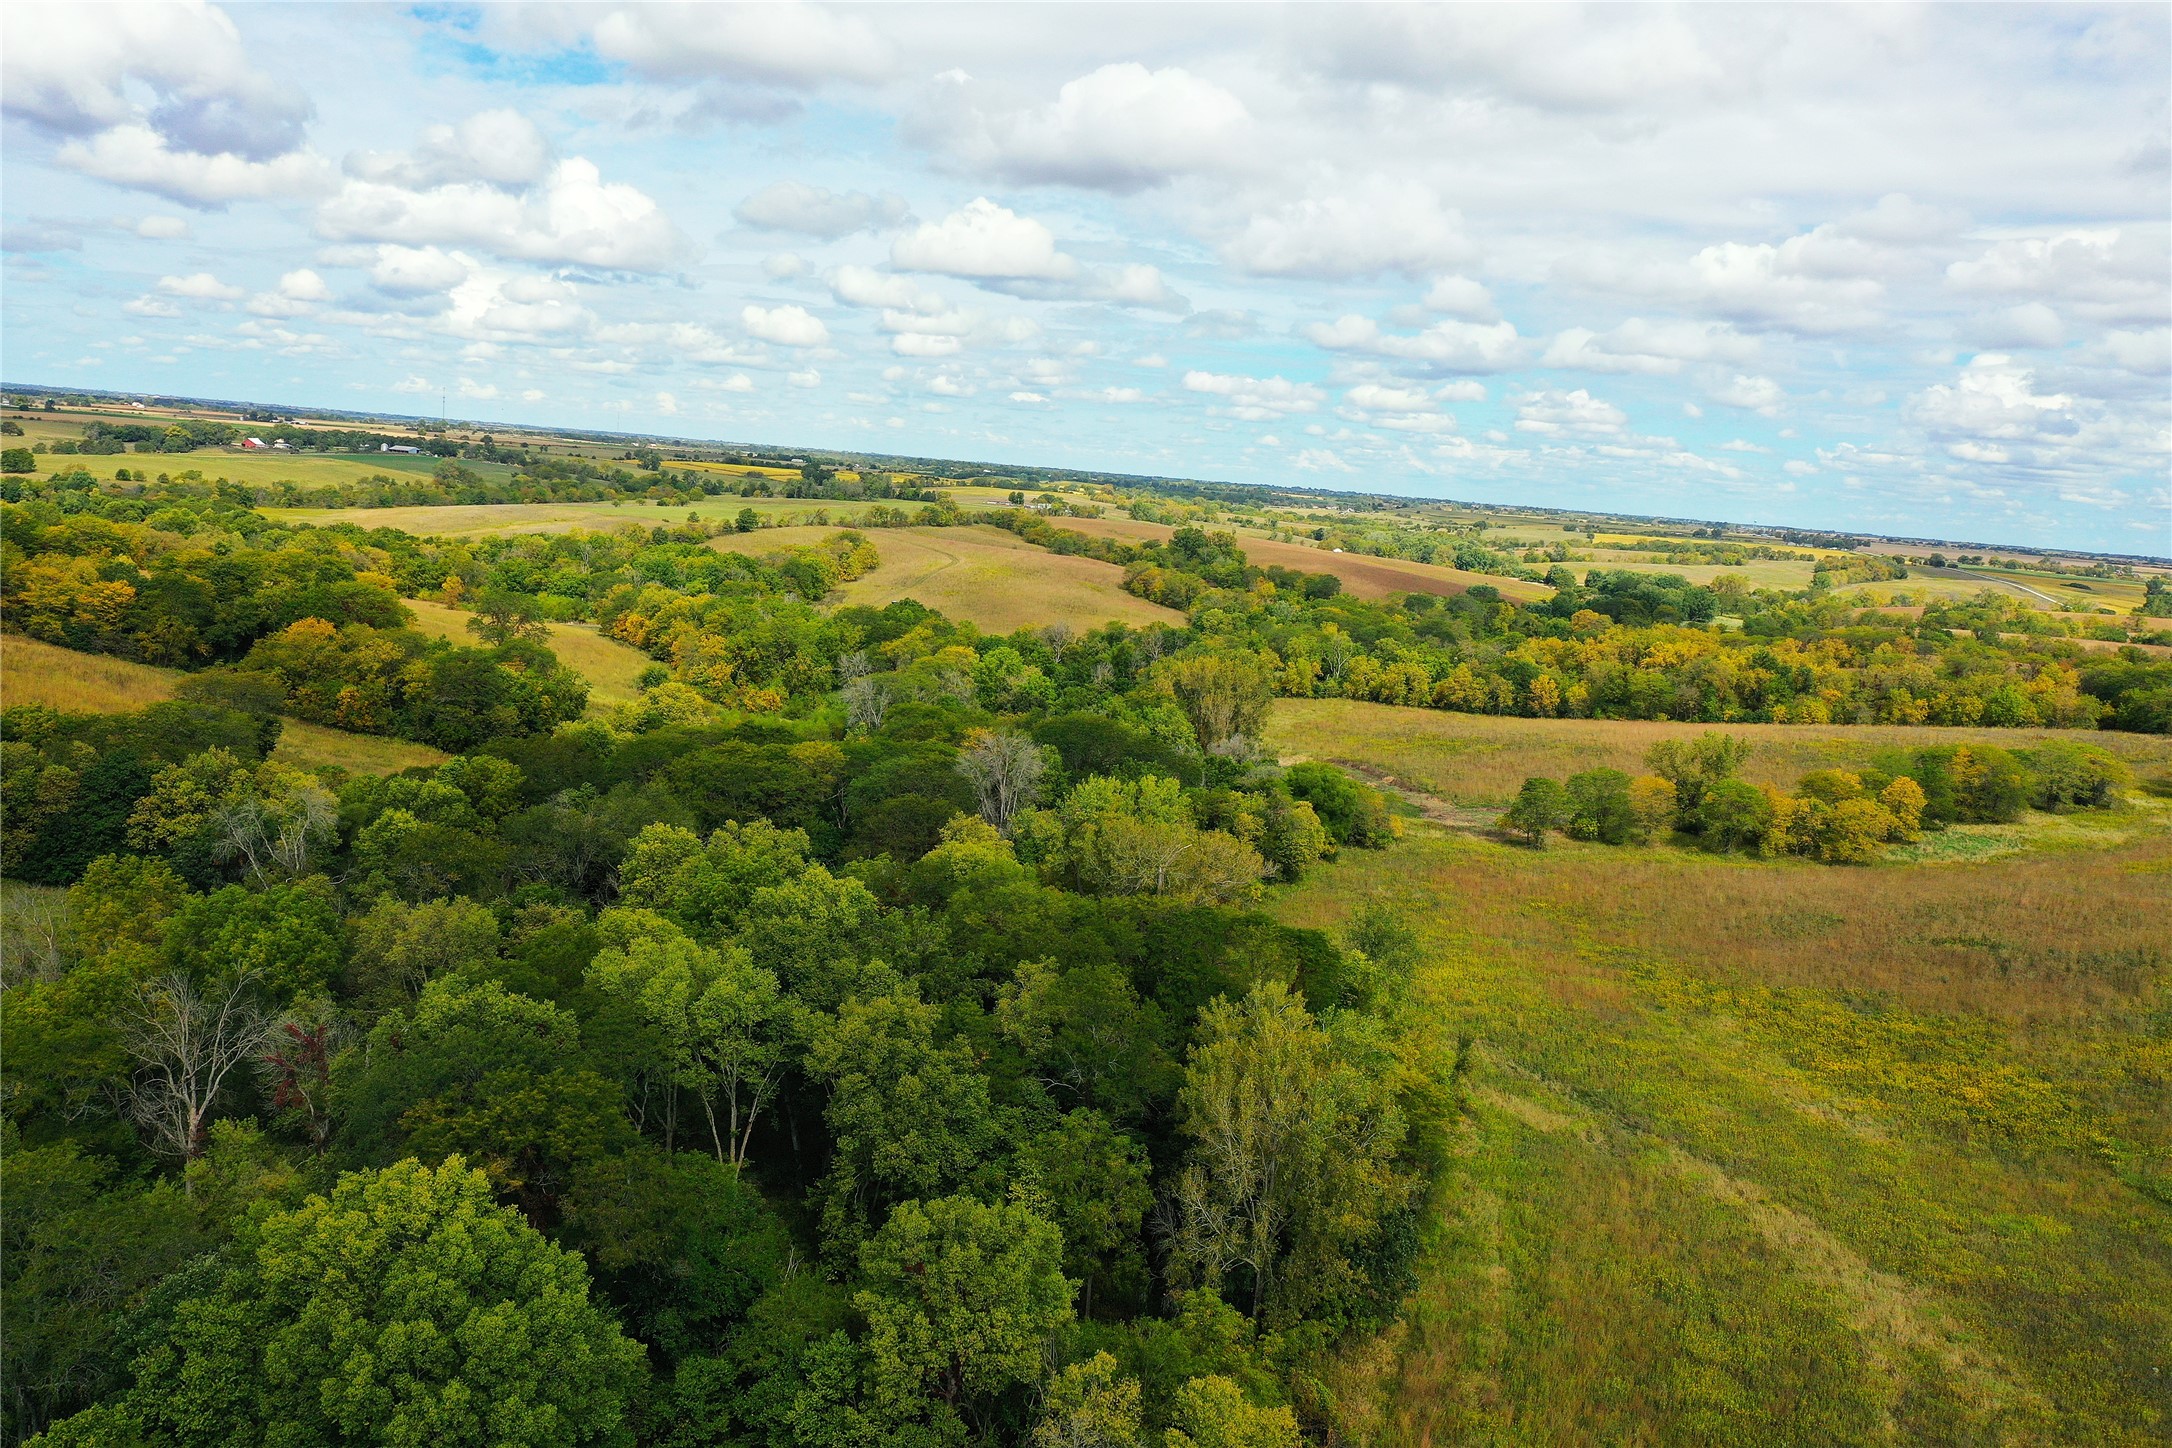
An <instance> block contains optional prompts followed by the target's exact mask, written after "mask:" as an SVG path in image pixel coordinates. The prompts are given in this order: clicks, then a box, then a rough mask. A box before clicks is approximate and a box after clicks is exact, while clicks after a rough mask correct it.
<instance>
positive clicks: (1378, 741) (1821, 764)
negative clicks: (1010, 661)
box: [1267, 699, 2172, 807]
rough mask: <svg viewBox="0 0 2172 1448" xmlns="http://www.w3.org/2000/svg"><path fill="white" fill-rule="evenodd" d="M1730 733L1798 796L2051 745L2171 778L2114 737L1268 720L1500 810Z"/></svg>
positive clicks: (2164, 767) (1299, 750)
mask: <svg viewBox="0 0 2172 1448" xmlns="http://www.w3.org/2000/svg"><path fill="white" fill-rule="evenodd" d="M1707 729H1723V730H1725V731H1726V732H1727V733H1729V734H1733V735H1737V736H1739V737H1741V738H1743V739H1747V740H1748V741H1749V742H1750V746H1751V752H1750V756H1749V759H1748V761H1747V762H1746V763H1745V764H1744V765H1743V768H1742V773H1743V776H1744V777H1745V778H1747V779H1750V780H1752V781H1754V782H1757V783H1770V784H1785V785H1793V784H1794V782H1795V781H1796V780H1797V779H1799V778H1800V777H1801V776H1802V775H1804V774H1806V773H1808V772H1809V771H1811V770H1813V769H1827V768H1846V767H1848V766H1850V765H1855V764H1863V763H1867V762H1868V761H1869V759H1870V757H1871V756H1872V755H1873V754H1875V753H1877V752H1878V751H1879V750H1881V749H1888V748H1892V747H1895V746H1901V747H1908V748H1921V747H1924V746H1927V745H1932V744H1963V743H1967V742H1969V741H1971V740H1977V741H1982V742H1986V743H1992V744H1999V745H2003V746H2005V747H2007V748H2023V747H2026V746H2027V745H2029V744H2033V743H2036V742H2037V741H2039V740H2043V739H2049V738H2065V739H2083V740H2086V741H2087V742H2089V743H2091V744H2097V745H2101V746H2102V747H2104V748H2106V749H2109V750H2111V751H2112V752H2113V753H2115V754H2118V755H2120V756H2121V757H2123V758H2124V759H2126V760H2127V762H2128V764H2129V765H2130V766H2132V768H2133V769H2134V771H2135V774H2136V775H2137V777H2139V778H2141V779H2143V780H2145V781H2147V780H2150V779H2152V778H2158V777H2168V776H2172V737H2167V736H2165V735H2162V734H2121V733H2116V732H2112V731H2107V730H2088V731H2082V732H2076V731H2073V730H2057V729H1945V728H1937V727H1933V726H1930V725H1901V724H1895V725H1867V726H1865V725H1834V724H1725V725H1714V724H1676V723H1664V722H1648V721H1642V720H1618V719H1520V718H1513V717H1508V716H1501V715H1491V714H1453V713H1449V712H1447V711H1445V710H1440V709H1410V708H1403V707H1400V706H1397V705H1393V704H1367V703H1362V702H1359V701H1357V700H1353V699H1283V700H1279V701H1277V703H1276V704H1275V708H1274V712H1273V714H1272V715H1271V716H1270V717H1269V719H1268V725H1267V743H1268V746H1269V748H1270V749H1272V750H1273V751H1274V752H1275V753H1276V754H1278V755H1280V756H1281V757H1283V758H1285V759H1294V758H1297V757H1300V756H1301V757H1303V758H1307V759H1323V760H1327V761H1329V762H1331V763H1338V764H1350V765H1355V766H1357V767H1359V768H1361V769H1363V770H1364V771H1365V772H1367V773H1369V774H1372V775H1375V776H1381V775H1385V776H1389V777H1392V778H1393V779H1395V780H1396V781H1398V782H1400V783H1402V784H1406V785H1409V786H1410V787H1412V788H1415V789H1419V790H1423V791H1425V792H1427V793H1429V794H1436V795H1439V796H1440V797H1441V798H1442V799H1445V800H1448V801H1450V802H1451V803H1454V804H1458V805H1470V806H1487V807H1492V806H1500V805H1506V804H1507V803H1508V802H1509V801H1510V800H1511V799H1513V798H1514V797H1515V794H1516V790H1517V788H1518V787H1519V786H1521V785H1522V783H1523V781H1524V780H1525V779H1527V778H1529V777H1530V776H1532V775H1536V774H1545V775H1551V776H1553V777H1555V778H1563V777H1566V776H1568V775H1571V774H1576V773H1578V772H1580V771H1582V770H1586V769H1601V768H1606V769H1621V770H1626V771H1628V772H1629V773H1631V774H1640V773H1643V772H1644V755H1645V752H1646V751H1647V750H1649V749H1650V748H1651V747H1652V745H1653V744H1655V743H1657V742H1658V741H1659V740H1661V739H1688V738H1693V737H1695V736H1696V735H1698V734H1701V733H1703V732H1704V731H1705V730H1707Z"/></svg>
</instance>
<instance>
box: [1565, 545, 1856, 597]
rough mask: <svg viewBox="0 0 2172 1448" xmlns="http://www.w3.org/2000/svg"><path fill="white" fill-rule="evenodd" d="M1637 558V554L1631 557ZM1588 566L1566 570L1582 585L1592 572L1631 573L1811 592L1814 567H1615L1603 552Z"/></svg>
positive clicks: (1783, 562) (1802, 563)
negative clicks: (1734, 581)
mask: <svg viewBox="0 0 2172 1448" xmlns="http://www.w3.org/2000/svg"><path fill="white" fill-rule="evenodd" d="M1629 557H1630V558H1632V559H1633V558H1635V555H1634V554H1631V555H1629ZM1592 558H1593V561H1592V562H1589V563H1571V564H1565V565H1563V566H1564V567H1567V568H1570V569H1573V570H1574V571H1575V573H1576V578H1577V581H1578V582H1579V583H1581V582H1582V581H1583V580H1584V576H1585V575H1586V574H1588V573H1590V572H1592V571H1593V570H1595V569H1596V570H1598V571H1601V572H1605V571H1608V570H1611V569H1621V570H1623V571H1625V572H1629V573H1673V574H1678V575H1680V576H1681V577H1683V578H1686V579H1688V580H1689V581H1690V582H1691V583H1706V584H1709V583H1711V582H1713V581H1714V580H1715V579H1720V578H1739V579H1741V580H1742V581H1743V582H1744V583H1746V584H1748V585H1749V586H1750V587H1751V588H1808V587H1809V586H1810V575H1811V573H1812V571H1813V569H1814V568H1815V567H1816V565H1815V564H1813V563H1811V562H1810V560H1808V559H1806V558H1801V559H1798V558H1759V559H1755V560H1753V561H1751V562H1749V563H1745V564H1743V565H1741V566H1740V567H1731V566H1728V565H1725V564H1719V563H1667V562H1650V561H1634V562H1622V563H1616V562H1613V561H1612V560H1610V559H1608V558H1607V556H1606V555H1605V554H1604V553H1603V552H1599V553H1594V554H1593V555H1592Z"/></svg>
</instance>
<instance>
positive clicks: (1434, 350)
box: [1305, 315, 1527, 372]
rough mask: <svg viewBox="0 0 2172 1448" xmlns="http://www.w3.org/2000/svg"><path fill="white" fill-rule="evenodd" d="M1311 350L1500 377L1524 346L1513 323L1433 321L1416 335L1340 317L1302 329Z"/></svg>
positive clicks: (1368, 320)
mask: <svg viewBox="0 0 2172 1448" xmlns="http://www.w3.org/2000/svg"><path fill="white" fill-rule="evenodd" d="M1305 336H1306V337H1307V338H1309V339H1310V340H1311V341H1312V343H1313V345H1314V346H1317V347H1324V348H1326V349H1328V350H1329V351H1331V352H1362V353H1367V354H1370V355H1372V356H1376V357H1396V358H1400V359H1401V360H1403V361H1406V362H1419V363H1424V364H1427V365H1429V366H1433V367H1437V368H1440V369H1441V370H1443V371H1447V372H1499V371H1502V370H1504V369H1506V368H1509V367H1512V366H1514V365H1515V364H1516V363H1517V362H1519V361H1520V360H1522V358H1523V357H1524V355H1525V353H1526V351H1527V344H1526V342H1525V339H1524V338H1522V337H1519V336H1518V335H1517V334H1516V326H1515V324H1514V323H1513V322H1495V323H1493V324H1491V325H1490V326H1489V325H1486V324H1483V323H1479V322H1458V321H1453V320H1450V321H1444V322H1436V323H1434V324H1433V325H1432V326H1430V327H1428V328H1426V329H1425V330H1424V331H1423V332H1420V333H1418V334H1416V335H1415V336H1403V335H1399V334H1396V333H1392V332H1383V331H1381V330H1380V324H1379V323H1377V322H1375V321H1373V320H1372V319H1371V318H1369V317H1360V316H1355V315H1351V316H1344V317H1338V318H1337V319H1336V320H1334V321H1332V322H1318V323H1314V324H1313V325H1312V326H1309V327H1307V328H1305Z"/></svg>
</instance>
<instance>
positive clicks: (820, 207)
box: [732, 181, 905, 241]
mask: <svg viewBox="0 0 2172 1448" xmlns="http://www.w3.org/2000/svg"><path fill="white" fill-rule="evenodd" d="M732 215H733V216H734V217H736V218H737V219H738V221H739V223H740V225H742V226H751V227H754V228H756V229H758V230H762V231H790V232H797V233H798V234H799V235H801V236H818V237H821V238H823V239H824V240H826V241H835V240H837V239H838V238H839V237H843V236H850V235H852V234H853V233H854V232H856V231H870V230H873V229H875V228H877V227H882V226H894V225H896V224H897V223H898V222H900V221H902V220H904V219H905V198H903V197H902V196H893V195H891V194H889V193H888V192H885V193H884V194H882V195H880V196H870V195H869V194H868V193H867V192H865V191H831V190H830V189H828V188H827V187H823V186H810V185H808V184H806V183H805V182H801V181H777V182H773V183H771V184H770V185H768V186H764V187H763V188H762V189H761V190H759V191H757V192H755V193H754V194H753V195H752V196H749V197H748V198H747V199H746V200H744V201H742V202H740V203H739V204H738V205H737V206H735V207H733V208H732Z"/></svg>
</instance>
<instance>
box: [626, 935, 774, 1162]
mask: <svg viewBox="0 0 2172 1448" xmlns="http://www.w3.org/2000/svg"><path fill="white" fill-rule="evenodd" d="M597 923H598V925H599V927H600V928H601V931H602V934H603V938H604V940H605V941H606V942H608V943H607V944H606V946H605V948H604V949H603V950H602V951H600V952H598V953H597V955H596V958H595V960H593V961H592V962H590V964H589V967H588V983H589V985H590V986H592V987H593V988H594V989H595V990H597V991H598V992H599V993H601V994H603V995H605V996H609V997H614V998H617V999H619V1000H622V1001H624V1002H626V1003H627V1004H628V1005H630V1006H632V1007H633V1009H634V1011H635V1013H636V1014H637V1015H638V1016H639V1017H640V1018H641V1019H642V1020H643V1021H644V1022H645V1023H646V1024H647V1025H648V1026H649V1027H650V1029H651V1030H652V1031H653V1032H654V1033H655V1038H656V1039H657V1040H658V1041H660V1042H661V1043H662V1045H663V1047H664V1049H665V1051H666V1052H667V1057H666V1062H665V1074H666V1075H667V1077H668V1078H669V1079H670V1080H671V1081H672V1083H673V1084H674V1085H677V1086H679V1087H682V1088H684V1089H686V1090H688V1091H691V1092H693V1093H694V1095H695V1097H696V1099H698V1100H699V1101H700V1102H701V1105H702V1111H703V1113H704V1115H705V1116H706V1117H707V1118H708V1123H709V1141H710V1145H711V1147H712V1148H713V1149H714V1150H715V1152H716V1159H717V1161H718V1162H720V1163H723V1162H729V1163H730V1164H731V1165H732V1166H734V1167H737V1166H740V1165H742V1164H743V1163H744V1162H745V1161H746V1157H747V1148H748V1147H749V1145H751V1144H752V1142H753V1139H754V1128H755V1127H756V1125H758V1124H759V1123H760V1121H761V1116H762V1112H763V1111H764V1110H766V1109H767V1108H768V1106H769V1103H770V1101H771V1100H772V1099H773V1098H774V1097H775V1096H776V1093H777V1088H778V1086H779V1084H780V1083H781V1081H782V1079H783V1076H784V1071H785V1068H786V1066H788V1065H789V1064H790V1063H791V1061H792V1057H793V1051H792V1047H793V1045H794V1043H795V1041H796V1039H797V1035H798V1032H797V1029H796V1020H795V1012H794V1011H793V1009H792V1003H791V1002H790V1001H789V999H787V998H786V997H785V995H784V994H783V992H782V990H781V989H780V988H779V987H778V984H777V977H776V976H775V975H774V974H773V973H771V972H770V971H766V970H762V969H759V968H758V967H756V966H755V964H754V963H753V962H752V961H751V960H749V959H748V957H747V953H746V952H745V951H744V950H741V949H739V948H737V947H736V946H735V947H731V948H728V949H725V950H722V951H716V950H708V949H704V948H703V947H702V946H700V945H697V944H696V943H694V941H692V940H690V939H688V938H687V936H686V935H685V934H684V933H683V932H681V931H680V930H679V928H678V927H677V926H675V925H673V924H671V922H669V921H668V920H665V919H663V918H662V917H661V916H658V915H655V914H653V913H651V912H649V911H637V910H607V911H605V912H604V914H603V917H602V919H601V920H599V921H598V922H597ZM720 1100H721V1102H722V1103H723V1106H724V1128H723V1130H722V1131H721V1132H720V1131H719V1130H718V1126H717V1105H718V1102H719V1101H720Z"/></svg>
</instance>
